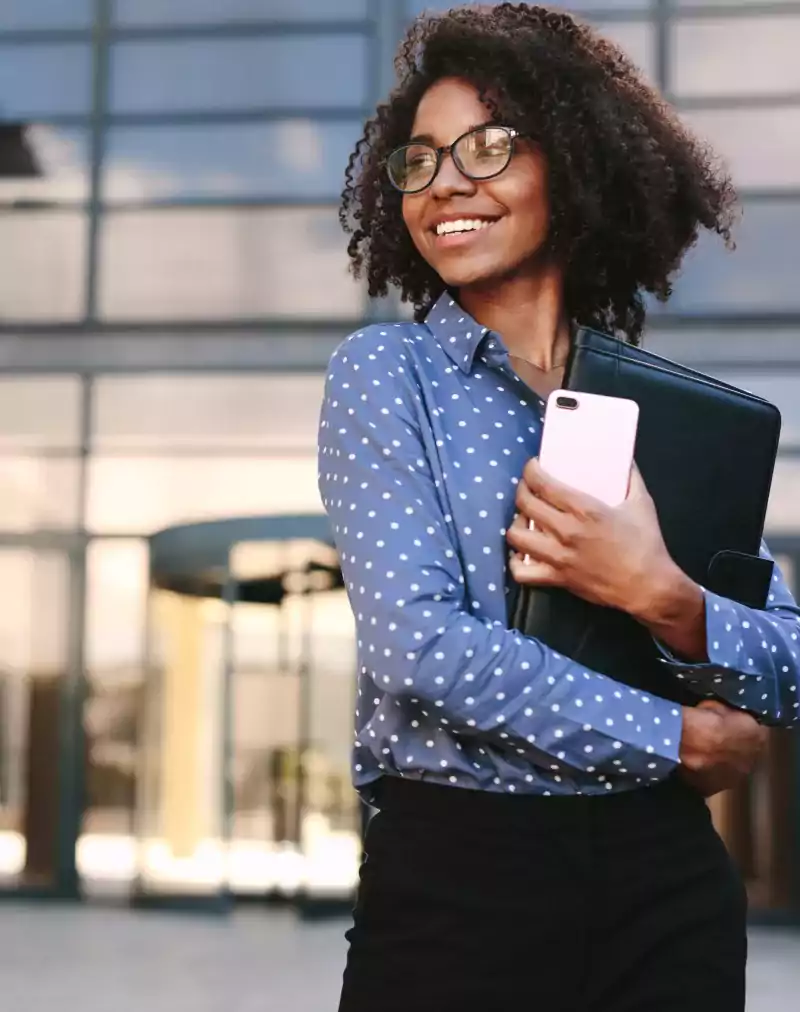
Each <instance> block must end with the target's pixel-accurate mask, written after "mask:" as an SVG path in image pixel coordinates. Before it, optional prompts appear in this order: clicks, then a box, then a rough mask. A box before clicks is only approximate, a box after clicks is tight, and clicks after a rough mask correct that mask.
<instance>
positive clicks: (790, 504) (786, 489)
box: [766, 457, 800, 538]
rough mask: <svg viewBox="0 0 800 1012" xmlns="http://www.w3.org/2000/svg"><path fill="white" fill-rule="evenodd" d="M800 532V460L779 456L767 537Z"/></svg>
mask: <svg viewBox="0 0 800 1012" xmlns="http://www.w3.org/2000/svg"><path fill="white" fill-rule="evenodd" d="M778 533H780V534H788V533H795V534H796V533H800V460H798V459H797V458H794V459H792V458H787V457H784V458H778V466H777V467H776V468H775V476H774V477H773V480H772V494H771V495H770V497H769V509H768V510H767V523H766V537H767V538H769V536H770V534H778Z"/></svg>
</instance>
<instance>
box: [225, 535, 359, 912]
mask: <svg viewBox="0 0 800 1012" xmlns="http://www.w3.org/2000/svg"><path fill="white" fill-rule="evenodd" d="M312 558H313V559H314V560H316V562H317V564H318V565H320V566H322V567H324V568H322V569H318V570H317V571H315V572H314V573H313V574H309V573H306V572H305V571H304V570H305V567H306V566H307V564H308V562H309V561H310V560H311V559H312ZM231 559H232V561H231V568H232V570H233V572H234V573H236V574H237V575H238V577H239V579H240V580H246V579H253V578H261V579H263V576H264V575H265V574H278V573H283V574H284V576H283V586H284V588H285V590H286V591H287V593H286V596H284V597H283V599H282V601H281V603H280V604H271V605H267V604H254V603H246V604H245V603H238V604H235V605H234V608H233V615H232V634H233V636H232V662H233V663H232V666H231V673H232V684H231V690H232V704H233V705H232V718H233V719H232V727H231V733H232V739H231V758H232V768H231V779H232V788H233V790H232V795H233V800H234V804H233V812H232V823H231V852H230V875H231V878H230V884H231V886H232V888H233V889H234V891H236V892H242V893H243V892H261V893H264V892H267V891H272V890H275V891H278V892H283V893H294V892H297V891H300V892H302V893H304V894H305V895H307V896H309V897H313V898H314V899H319V898H327V897H347V896H349V895H350V894H351V893H352V891H353V889H354V887H355V883H356V880H357V876H358V865H359V852H360V821H359V820H360V810H359V802H358V800H357V798H356V795H355V793H354V791H353V790H352V787H351V784H350V751H351V746H352V709H353V687H354V670H355V663H356V660H355V635H354V629H353V620H352V615H351V612H350V607H349V604H348V601H347V596H346V594H345V593H344V591H342V590H330V589H325V588H328V587H330V586H331V583H332V581H334V580H335V579H336V578H337V574H338V563H337V560H336V556H335V553H334V552H333V549H331V548H330V547H328V546H323V545H320V544H315V543H299V542H290V543H263V542H262V543H246V544H241V545H237V546H236V547H235V548H234V549H233V551H232V553H231ZM328 567H330V568H328Z"/></svg>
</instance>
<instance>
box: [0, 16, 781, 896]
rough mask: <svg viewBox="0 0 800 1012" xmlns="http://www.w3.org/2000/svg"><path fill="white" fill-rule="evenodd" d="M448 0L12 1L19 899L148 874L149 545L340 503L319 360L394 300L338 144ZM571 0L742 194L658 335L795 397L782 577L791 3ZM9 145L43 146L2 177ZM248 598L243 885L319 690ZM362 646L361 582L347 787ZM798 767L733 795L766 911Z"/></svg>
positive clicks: (12, 628)
mask: <svg viewBox="0 0 800 1012" xmlns="http://www.w3.org/2000/svg"><path fill="white" fill-rule="evenodd" d="M446 6H449V4H441V3H440V4H437V3H419V2H416V0H292V2H291V3H289V2H287V0H226V2H225V3H218V2H211V0H5V2H4V3H3V4H2V5H0V250H2V252H1V253H0V257H1V258H2V269H1V270H0V491H1V492H2V494H0V601H2V608H0V883H4V884H5V886H6V888H8V889H10V890H17V891H19V890H22V891H25V890H35V891H42V890H44V891H54V892H57V893H63V894H72V893H76V894H77V892H78V891H79V890H80V889H84V890H85V891H87V892H91V891H92V890H94V889H97V890H101V889H103V888H106V887H114V888H116V887H119V886H122V887H124V888H127V887H128V886H129V885H130V883H131V882H132V881H133V879H134V878H135V877H136V874H137V868H138V867H139V866H138V864H137V862H139V861H140V860H141V853H140V849H139V848H138V844H137V828H136V827H137V817H136V796H137V783H138V780H140V779H141V776H140V774H141V769H142V765H141V761H140V755H139V754H140V752H141V749H142V741H141V735H142V724H143V718H141V713H142V705H141V696H142V692H143V686H144V683H145V672H146V670H147V667H148V662H147V656H146V654H147V650H148V647H147V642H148V639H147V629H148V624H149V622H150V615H149V611H150V609H149V607H148V600H149V598H148V588H149V562H148V538H149V536H150V535H152V534H153V533H154V532H155V531H158V530H160V529H163V528H166V527H169V526H171V525H175V524H185V523H188V522H192V521H205V520H218V519H226V518H231V517H241V516H249V515H262V514H263V515H272V514H307V513H312V514H314V513H319V512H320V509H321V507H320V503H319V500H318V496H317V491H316V466H315V436H316V420H317V412H318V407H319V402H320V396H321V390H322V384H323V377H324V369H325V364H326V362H327V359H328V357H329V355H330V354H331V352H332V350H333V348H334V347H335V346H336V344H337V343H338V342H339V341H340V340H341V339H342V338H343V337H344V336H345V335H346V334H347V333H348V332H349V331H351V330H353V329H355V328H356V327H357V326H358V325H359V324H361V323H362V322H363V321H364V320H368V319H377V318H381V317H389V318H391V317H393V316H396V315H397V314H398V313H399V312H401V310H400V308H399V307H398V306H397V304H396V302H395V301H394V300H393V299H389V300H387V302H386V304H376V303H375V302H372V301H370V300H368V299H367V298H366V295H365V292H364V290H363V288H362V287H361V286H359V285H358V284H356V283H355V282H353V281H352V280H351V279H350V278H349V276H348V274H347V269H346V266H347V265H346V257H345V251H344V245H345V244H344V239H343V236H342V234H341V232H340V230H339V227H338V222H337V202H338V195H339V192H340V190H341V186H342V177H343V170H344V165H345V162H346V158H347V156H348V154H349V151H350V149H351V147H352V145H353V143H354V141H355V139H356V138H357V136H358V135H359V132H360V127H361V124H362V122H363V119H364V117H365V116H366V115H368V114H369V112H370V110H371V109H372V107H373V106H374V104H375V103H376V101H377V100H378V99H379V98H380V96H382V95H383V94H385V93H386V92H387V90H388V89H389V87H390V86H391V82H392V76H393V72H392V66H391V58H392V54H393V52H394V49H395V47H396V45H397V42H398V40H399V38H400V37H401V35H402V32H403V29H404V27H405V26H406V25H407V24H408V22H409V20H410V19H411V18H412V17H413V16H414V15H416V14H417V13H419V12H420V11H421V10H422V9H431V8H442V7H446ZM572 9H574V10H575V11H576V12H577V13H579V14H581V15H583V16H585V17H586V19H588V20H589V21H591V22H592V23H594V24H596V25H597V26H599V27H600V28H601V29H602V30H603V31H604V32H605V33H606V34H608V35H609V36H611V37H612V38H613V39H615V40H617V41H618V42H619V43H620V45H622V46H623V47H624V48H625V49H626V50H627V51H628V53H629V54H630V55H631V57H632V58H633V59H634V60H635V61H636V62H637V63H638V64H639V66H640V67H641V68H642V69H643V71H644V72H645V74H646V75H647V76H648V77H649V78H650V79H651V80H652V81H653V82H655V83H656V84H658V85H659V87H660V88H661V89H662V90H663V92H664V94H665V95H666V97H667V98H668V100H669V101H670V102H672V103H673V104H674V105H675V106H676V107H677V108H678V110H679V111H680V112H681V114H682V115H683V116H684V117H685V119H686V120H687V121H688V122H689V123H690V124H691V125H692V126H693V127H695V128H696V130H697V131H699V132H700V133H701V134H702V135H704V136H705V137H707V138H708V139H709V141H710V142H711V143H712V144H713V145H714V146H715V147H716V149H717V150H718V151H719V153H720V154H721V155H722V156H723V157H724V158H725V159H726V160H727V162H728V164H729V165H730V167H731V169H732V171H733V174H734V177H735V180H736V182H737V183H738V185H739V187H740V191H741V194H742V200H743V207H744V215H743V219H742V222H741V224H740V227H739V229H738V232H737V241H738V249H737V251H736V252H735V253H734V254H728V253H726V252H725V250H724V249H723V248H722V245H721V244H719V243H716V244H715V243H713V242H710V241H709V242H706V241H705V240H704V241H701V243H700V244H699V246H698V248H697V249H696V250H695V251H693V252H692V253H691V254H690V256H689V257H688V259H687V262H686V267H685V270H684V272H683V275H682V277H681V278H680V279H679V281H678V283H677V284H676V290H675V296H674V298H673V299H672V300H671V302H670V303H669V305H668V306H666V307H658V308H657V309H655V310H654V312H653V315H652V320H651V325H650V330H649V334H648V336H647V343H648V345H649V346H650V347H653V348H655V349H656V350H660V351H662V352H663V353H665V354H667V355H670V356H673V357H676V358H679V359H681V360H683V361H685V362H687V363H689V364H693V365H696V366H698V367H699V368H702V369H706V370H708V371H711V372H713V373H715V374H716V375H718V376H720V377H722V378H726V379H729V380H731V381H733V382H735V383H737V384H739V385H743V386H746V387H748V388H750V389H752V390H754V391H755V392H757V393H760V394H763V395H765V396H767V397H769V398H770V399H772V400H773V401H775V402H776V403H777V404H778V405H779V407H780V408H781V410H782V412H783V417H784V433H783V442H782V451H781V459H780V463H779V467H778V472H777V474H776V479H775V487H774V493H773V498H772V502H771V505H770V513H769V527H768V535H769V538H770V540H771V543H772V547H773V549H774V550H775V551H777V552H778V553H780V555H781V558H782V561H783V562H784V564H785V565H786V567H787V571H788V573H789V575H790V576H792V574H793V573H794V571H795V569H796V568H797V567H800V285H799V284H798V283H797V273H798V265H800V63H798V61H797V59H796V53H797V51H798V48H800V3H796V2H786V3H749V4H734V3H727V4H723V3H718V2H715V0H706V2H705V3H703V2H699V0H652V2H645V0H605V2H603V0H596V2H595V0H592V2H590V0H582V3H581V0H578V2H577V3H576V5H575V6H574V7H573V8H572ZM14 144H17V145H18V148H19V150H18V151H17V155H19V156H20V157H21V158H22V161H23V162H25V161H26V159H27V160H29V161H30V163H31V164H30V165H28V166H27V168H24V169H16V170H10V169H9V170H4V169H2V158H3V157H4V156H3V152H4V151H6V150H11V148H12V147H13V146H14ZM20 151H21V152H22V154H21V155H20ZM795 560H797V562H796V564H795ZM797 571H798V572H800V568H797ZM151 603H152V602H151ZM299 607H300V606H299V605H298V608H299ZM167 610H168V609H167ZM246 612H247V609H244V610H243V611H242V612H241V614H240V617H238V618H237V619H236V622H235V623H234V625H235V627H236V628H235V630H234V638H235V640H236V643H237V644H238V646H237V651H235V653H236V657H237V660H236V664H237V665H238V667H237V672H238V671H239V670H240V669H241V672H244V673H243V674H241V675H238V674H237V679H238V680H237V681H236V688H235V690H234V693H233V700H232V704H231V705H232V707H233V726H234V734H233V744H232V748H233V749H234V752H235V756H234V761H233V767H234V768H235V770H236V771H238V772H237V773H236V777H235V778H234V779H235V780H236V783H235V784H234V795H235V798H236V800H235V802H234V804H233V812H234V818H233V823H234V831H233V833H234V836H235V837H236V838H237V839H239V841H240V843H241V847H242V849H243V853H244V852H247V853H248V854H250V856H249V857H247V858H246V859H245V858H242V861H243V862H244V863H240V865H238V866H237V867H238V868H239V871H238V872H236V875H238V876H239V878H238V879H237V880H236V882H234V883H233V884H234V885H235V887H236V888H237V889H242V890H244V891H247V889H255V890H260V889H267V888H268V887H269V886H270V884H272V885H274V884H275V883H274V882H271V881H270V880H269V874H267V873H266V872H264V870H263V867H262V869H261V871H260V872H252V874H251V872H248V871H247V868H250V869H251V871H252V868H253V867H255V866H256V865H257V864H258V854H257V853H256V851H257V847H255V843H253V841H257V840H258V839H259V834H260V833H262V831H263V833H267V835H270V834H272V835H273V836H274V833H273V829H274V826H273V827H272V829H270V830H269V832H267V831H266V830H263V825H262V822H260V821H259V819H260V818H261V815H260V814H259V813H260V812H261V808H262V807H263V806H264V805H266V804H267V802H265V801H263V797H262V795H263V790H268V789H271V788H269V784H270V783H271V782H272V781H270V777H272V779H273V780H274V778H275V774H274V770H273V773H272V774H270V773H268V772H265V773H262V774H259V776H260V777H261V780H260V781H259V782H260V783H261V785H262V786H261V788H253V790H252V791H251V794H253V796H257V797H259V798H262V800H261V801H247V798H248V796H249V795H248V790H249V788H248V783H250V780H249V779H248V777H249V775H250V773H252V770H253V769H256V768H262V767H264V764H265V763H266V764H267V766H269V762H270V761H271V760H270V759H269V757H270V756H272V758H273V759H274V757H275V756H276V755H280V754H281V752H280V750H281V749H283V748H287V749H288V748H290V746H291V734H289V732H287V730H286V728H287V726H288V725H291V723H292V721H293V720H294V717H293V716H292V715H293V714H294V713H295V711H296V709H297V707H298V705H300V704H299V703H298V701H297V698H296V687H295V688H292V686H291V685H290V684H289V683H287V682H285V681H284V682H281V681H280V679H278V678H277V677H276V675H275V672H276V671H277V670H278V669H279V668H280V666H281V664H282V663H284V662H285V657H284V660H283V661H281V660H280V658H277V659H276V656H273V655H274V654H275V651H276V650H277V649H278V647H276V644H283V646H282V647H281V649H284V650H285V651H288V654H286V656H289V657H293V656H294V654H293V653H292V651H293V650H295V647H293V646H291V642H292V636H294V635H295V633H296V632H297V629H296V624H297V622H298V621H299V619H297V617H296V616H295V617H293V616H292V614H291V612H292V608H289V609H288V612H289V613H290V614H287V615H284V616H283V617H282V618H281V619H280V620H279V619H278V618H277V617H276V616H275V615H274V614H272V613H271V614H270V617H269V618H265V617H264V614H262V613H259V612H256V611H253V612H252V614H251V613H246ZM209 615H210V617H208V621H209V622H211V623H212V625H213V621H214V618H213V615H211V613H209ZM270 623H272V625H271V624H270ZM293 623H294V624H293ZM287 629H288V630H289V631H288V632H286V630H287ZM293 629H294V630H295V632H292V630H293ZM297 635H301V634H300V633H297ZM282 637H283V639H282ZM287 637H288V638H287ZM351 640H352V636H351V632H350V626H349V625H348V618H347V609H346V606H345V605H344V604H343V599H342V598H334V597H331V600H330V601H329V602H328V604H327V605H326V606H325V608H324V609H322V611H321V612H320V617H319V619H318V621H317V623H316V625H315V632H314V643H315V644H316V646H315V647H314V649H315V650H316V651H317V652H318V654H319V664H320V666H321V668H320V671H321V673H320V675H319V676H318V678H319V685H320V686H323V688H321V689H320V693H319V695H318V700H319V702H318V704H316V705H318V712H317V716H316V717H315V721H316V723H315V726H318V728H319V730H318V732H315V733H317V734H318V736H319V737H320V738H322V739H325V741H326V742H327V744H326V746H325V750H323V751H325V754H326V755H328V756H329V757H330V756H335V757H336V759H335V761H333V760H331V762H330V763H329V764H328V765H329V769H328V774H327V775H328V776H329V779H330V782H331V784H332V785H333V786H331V790H332V791H333V792H334V793H335V792H336V791H338V790H339V789H340V788H339V785H340V783H341V782H343V778H346V763H347V755H346V752H347V746H348V743H349V739H350V717H349V705H350V703H349V698H350V697H349V695H348V693H350V692H351V688H350V686H349V674H350V671H351V667H352V663H353V658H352V643H351ZM287 643H288V644H289V645H288V646H287ZM331 644H335V649H332V647H331ZM290 666H291V665H290ZM323 675H324V677H323ZM293 693H294V695H293ZM198 705H200V704H199V703H198ZM257 714H262V715H263V719H262V718H259V717H257V716H255V715H257ZM284 739H285V740H284ZM259 764H261V766H260V767H259ZM795 765H796V763H795V758H794V747H793V745H792V744H791V742H790V741H789V740H788V739H787V738H785V737H783V736H780V735H776V736H775V739H774V743H773V747H772V751H771V754H770V759H769V766H770V768H771V769H772V771H773V774H772V775H771V776H770V777H769V778H766V777H765V778H764V780H763V783H761V785H760V786H759V784H758V783H756V784H755V786H754V789H753V791H752V792H750V793H748V795H747V796H746V797H743V798H742V799H739V801H738V802H737V804H735V805H733V806H732V807H731V806H728V808H727V809H726V811H725V812H722V813H720V816H719V817H720V818H721V819H723V820H727V822H726V825H728V827H729V832H730V834H731V835H732V838H733V837H737V834H738V837H737V838H740V839H741V841H742V842H741V843H740V845H739V846H740V856H741V859H742V860H743V861H746V862H749V864H748V867H749V870H750V877H751V879H752V881H753V882H754V889H755V890H756V893H757V896H758V898H759V901H760V902H762V903H763V904H764V905H767V906H769V905H772V906H776V905H777V906H781V905H784V906H785V905H786V902H788V901H787V896H788V894H789V892H791V891H792V890H795V889H797V886H796V884H795V883H794V879H793V878H792V872H791V869H790V865H791V863H792V860H793V855H800V847H799V846H798V825H800V822H799V821H798V817H797V816H796V815H795V814H792V816H791V818H790V817H789V815H788V814H787V813H788V812H789V811H791V812H792V813H795V812H796V811H797V808H798V806H797V804H796V802H795V796H796V793H797V792H796V788H795V783H794V770H795ZM173 775H174V776H177V775H178V773H174V774H173ZM251 779H252V778H251ZM256 780H258V777H256ZM265 785H266V786H265ZM138 786H139V787H141V784H138ZM273 786H274V785H273ZM262 788H263V790H262ZM165 789H166V788H165ZM259 791H261V794H259ZM139 793H141V791H140V792H139ZM162 802H163V798H162ZM345 807H346V806H345ZM778 810H782V815H783V821H782V822H781V821H780V820H779V819H778V818H777V816H774V814H773V815H770V814H769V812H773V813H774V812H777V811H778ZM765 811H766V812H767V813H768V814H767V815H764V814H763V813H764V812H765ZM754 813H755V814H754ZM759 813H760V814H759ZM262 814H263V813H262ZM765 820H766V821H765ZM270 825H272V824H271V823H270ZM236 827H238V828H236ZM737 827H738V828H737ZM742 827H744V828H742ZM248 841H250V843H251V844H252V847H251V850H252V853H250V851H247V846H248ZM348 846H349V844H348V845H345V846H344V851H346V856H345V857H344V858H343V859H342V860H344V861H345V863H347V867H348V868H352V867H354V858H353V855H352V853H351V852H350V851H349V850H348V849H347V848H348ZM254 847H255V850H253V848H254ZM253 855H255V856H253ZM247 861H250V864H248V863H247ZM287 861H288V862H289V863H291V862H290V858H287ZM253 862H255V863H253ZM348 862H349V863H348ZM287 867H288V865H287ZM776 867H777V868H778V871H777V872H776V871H775V869H776ZM242 869H244V870H242ZM764 869H766V871H764ZM139 870H140V869H139ZM175 874H176V876H177V875H178V872H177V871H176V872H175ZM270 874H271V873H270ZM292 874H295V873H294V872H291V871H289V872H286V875H288V877H289V878H291V875H292ZM236 875H234V876H233V877H234V878H236ZM770 876H771V877H770ZM167 877H169V875H168V874H167ZM284 877H285V876H284ZM345 878H346V875H345ZM790 880H791V881H790ZM759 890H761V891H760V892H759ZM795 900H796V901H800V891H798V892H796V893H795Z"/></svg>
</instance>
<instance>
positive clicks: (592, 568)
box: [508, 458, 677, 621]
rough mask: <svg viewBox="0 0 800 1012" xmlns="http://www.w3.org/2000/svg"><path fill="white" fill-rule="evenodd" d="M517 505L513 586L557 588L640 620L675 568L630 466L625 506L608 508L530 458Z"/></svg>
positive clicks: (646, 495)
mask: <svg viewBox="0 0 800 1012" xmlns="http://www.w3.org/2000/svg"><path fill="white" fill-rule="evenodd" d="M516 502H517V509H518V511H519V513H518V515H517V517H516V518H515V520H514V523H513V524H512V526H511V528H510V530H509V531H508V541H509V543H510V544H511V546H512V548H514V549H515V550H516V553H518V554H514V555H512V557H511V563H510V565H511V572H512V575H513V576H514V578H515V580H517V582H518V583H521V584H535V585H536V586H547V587H563V588H565V589H566V590H569V591H571V592H572V593H573V594H575V595H577V596H578V597H582V598H584V599H585V600H587V601H590V602H591V603H593V604H603V605H607V606H608V607H612V608H618V609H620V610H622V611H626V612H628V613H629V614H631V615H633V616H634V617H636V618H639V619H640V620H641V621H646V620H647V618H648V617H649V616H650V615H651V614H652V612H653V608H654V607H655V602H656V601H657V600H658V596H659V594H660V593H661V588H662V587H664V586H667V585H669V581H670V580H674V578H675V571H676V569H677V567H676V565H675V563H674V561H673V560H672V558H671V557H670V555H669V552H668V551H667V548H666V545H665V544H664V539H663V537H662V536H661V529H660V527H659V523H658V516H657V514H656V509H655V505H654V503H653V500H652V498H651V497H650V494H649V493H648V491H647V489H646V487H645V484H644V481H643V480H642V476H641V474H640V473H639V471H638V469H637V468H636V467H635V465H634V469H633V472H632V474H631V482H630V489H629V493H628V497H627V499H626V500H625V502H623V503H622V504H621V505H620V506H615V507H611V506H607V505H605V503H602V502H600V501H599V500H597V499H594V498H593V497H592V496H589V495H586V494H584V493H582V492H579V491H576V490H575V489H572V488H570V487H569V486H567V485H564V484H562V483H561V482H559V481H557V480H556V479H554V478H551V477H550V476H549V475H547V474H545V472H544V471H543V470H542V468H541V466H540V464H539V461H538V460H537V459H536V458H534V459H532V460H529V461H528V463H527V465H526V466H525V470H524V472H523V476H522V479H521V480H520V482H519V486H518V488H517V499H516ZM530 520H533V522H534V528H535V529H534V530H530V529H529V521H530ZM526 555H527V556H529V561H527V562H526V561H525V560H524V556H526Z"/></svg>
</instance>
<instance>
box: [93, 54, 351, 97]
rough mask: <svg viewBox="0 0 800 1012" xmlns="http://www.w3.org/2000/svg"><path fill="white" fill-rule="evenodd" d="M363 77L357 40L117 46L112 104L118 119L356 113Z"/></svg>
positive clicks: (114, 59) (112, 83)
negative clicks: (215, 112)
mask: <svg viewBox="0 0 800 1012" xmlns="http://www.w3.org/2000/svg"><path fill="white" fill-rule="evenodd" d="M366 76H367V75H366V40H365V38H364V37H362V36H360V35H336V36H328V37H320V38H304V37H288V38H249V39H214V40H202V39H192V40H179V41H173V40H168V41H164V42H120V43H118V44H117V45H116V46H114V48H113V52H112V72H111V105H112V108H113V110H114V111H115V112H161V111H164V110H173V111H175V112H187V111H191V110H197V109H246V108H253V107H260V106H276V107H281V108H297V107H300V106H328V107H330V106H347V105H353V106H359V105H361V104H362V103H363V101H364V88H365V83H366Z"/></svg>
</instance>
